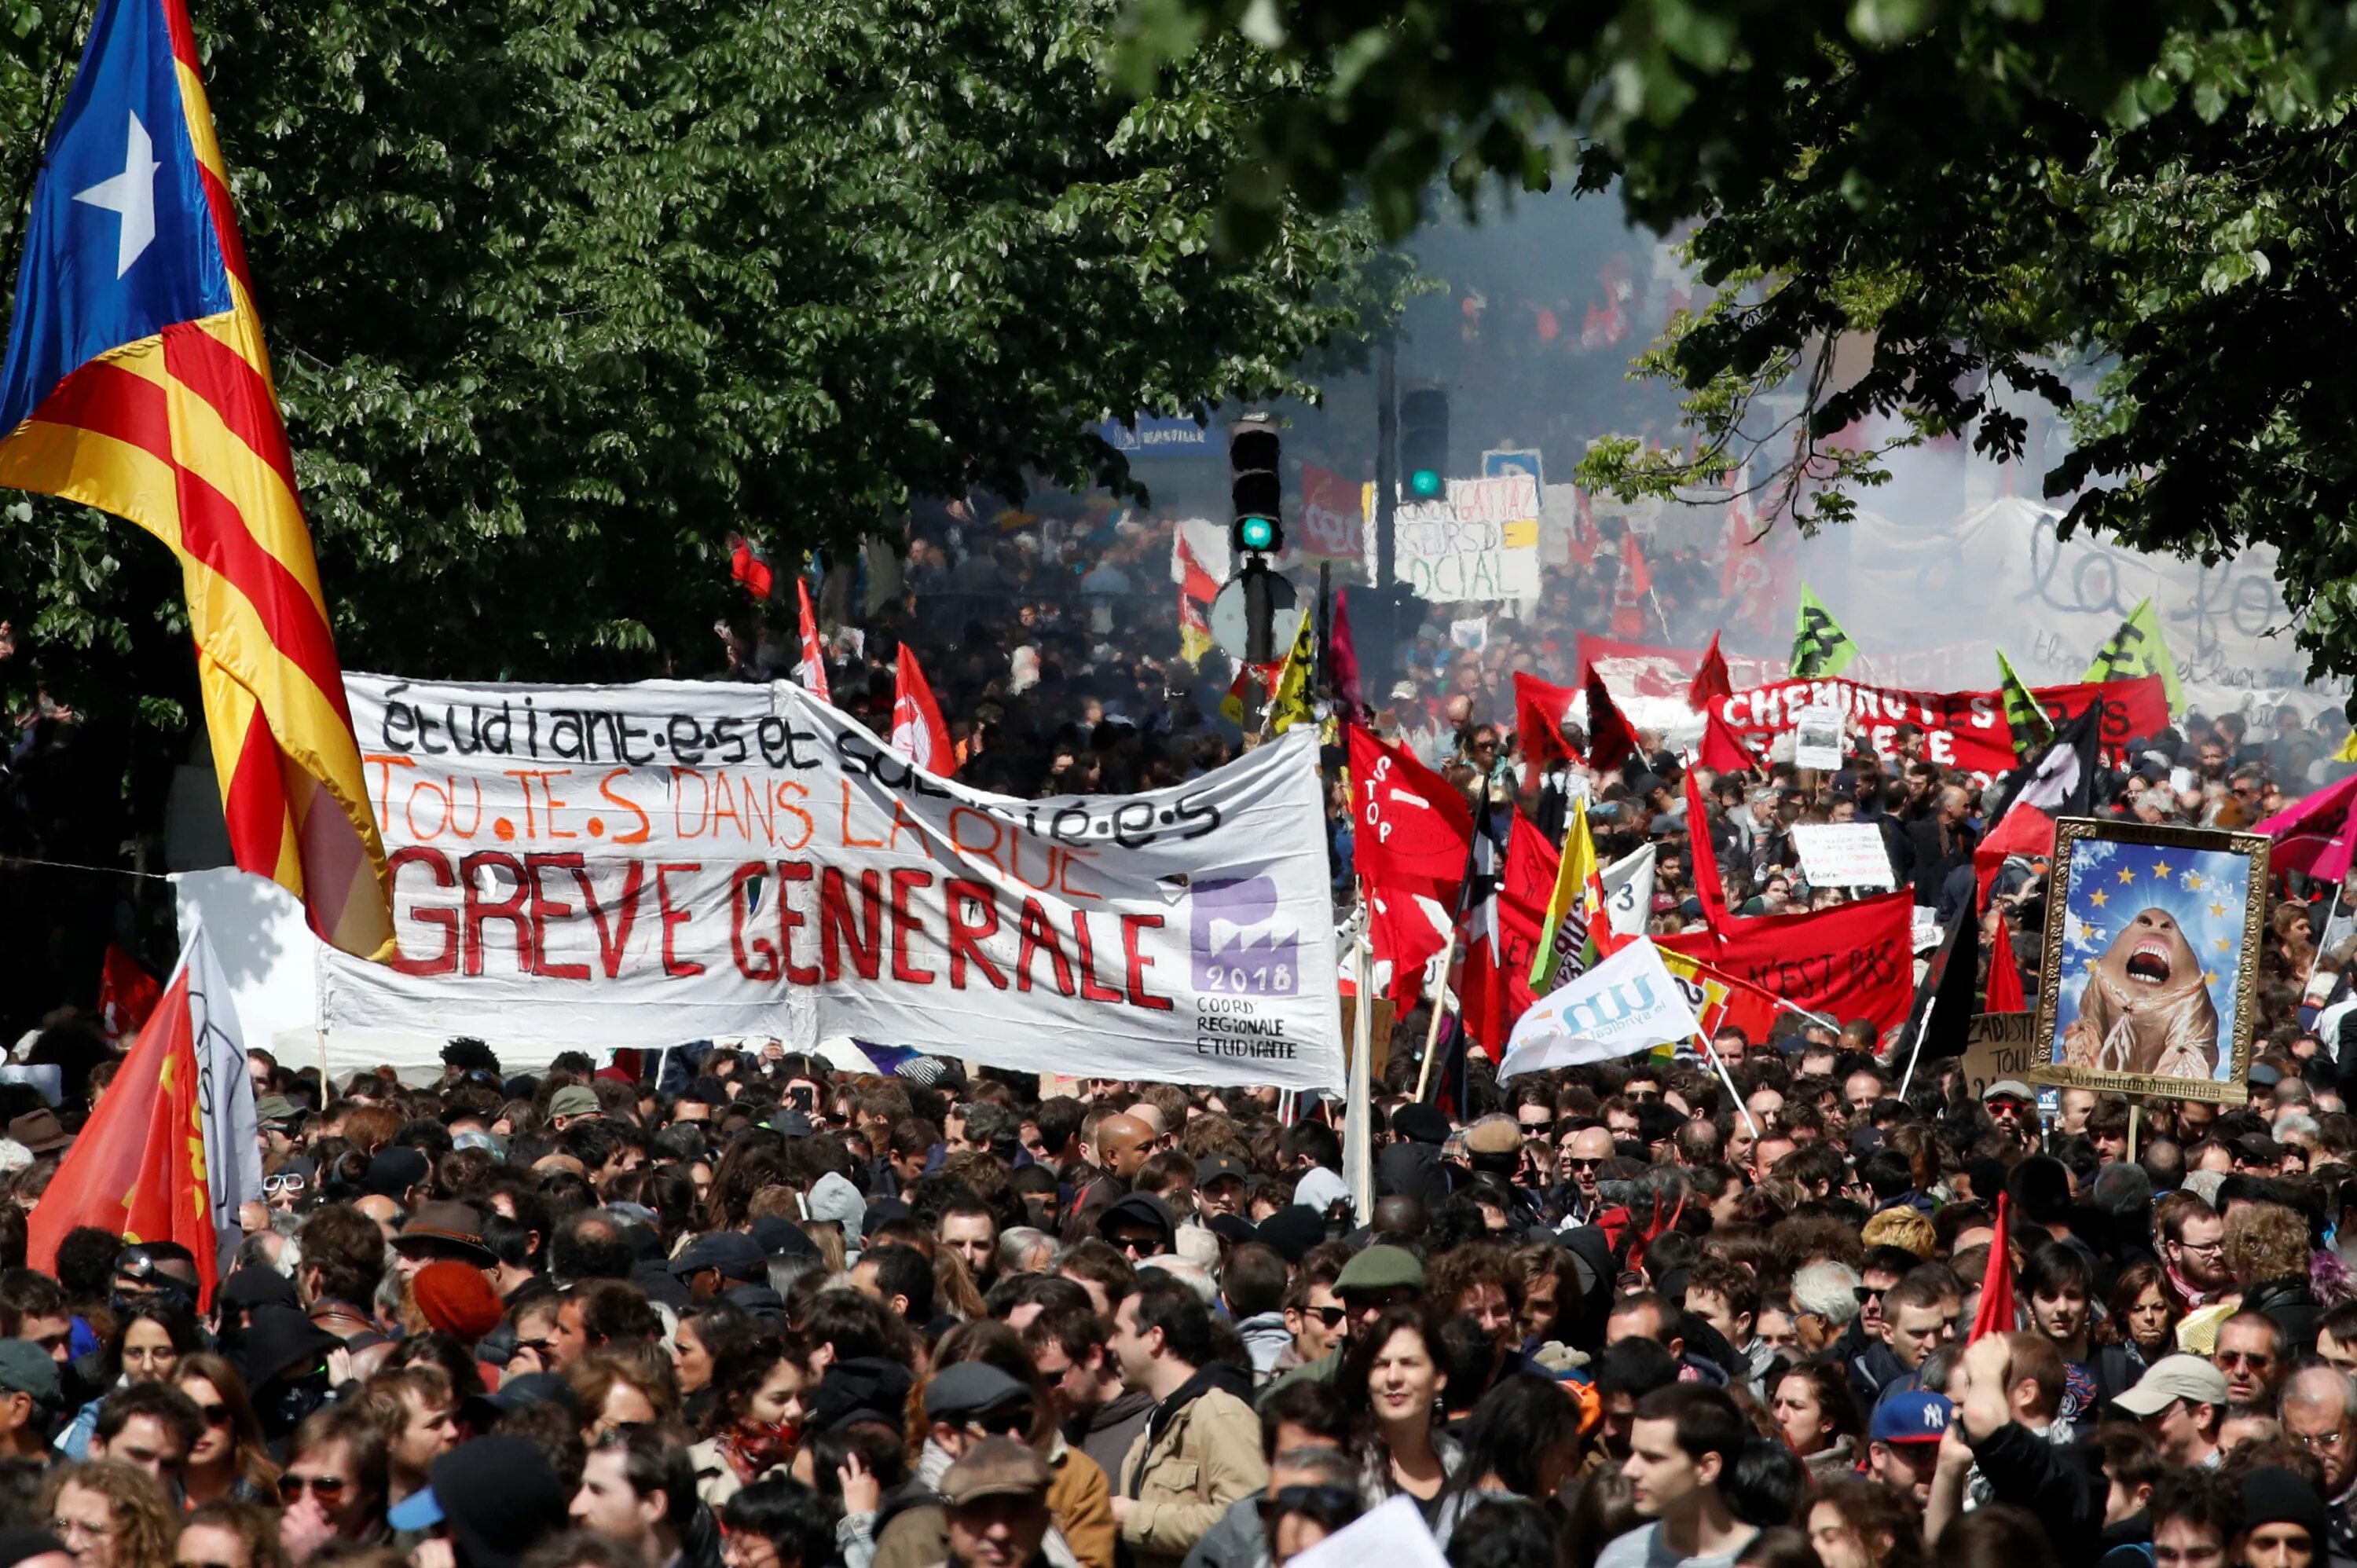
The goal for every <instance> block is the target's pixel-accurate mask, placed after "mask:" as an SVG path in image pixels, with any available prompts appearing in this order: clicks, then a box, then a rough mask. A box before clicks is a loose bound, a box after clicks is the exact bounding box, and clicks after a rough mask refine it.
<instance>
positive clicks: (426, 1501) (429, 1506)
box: [384, 1487, 442, 1530]
mask: <svg viewBox="0 0 2357 1568" xmlns="http://www.w3.org/2000/svg"><path fill="white" fill-rule="evenodd" d="M384 1522H385V1523H387V1524H389V1525H391V1526H393V1529H395V1530H431V1529H433V1528H434V1526H436V1525H437V1524H440V1523H441V1522H442V1505H441V1503H440V1502H438V1501H436V1498H435V1496H434V1488H433V1487H419V1488H418V1489H417V1490H415V1491H414V1492H412V1493H410V1494H409V1495H408V1496H407V1497H405V1498H402V1499H401V1500H400V1501H399V1502H397V1503H395V1504H393V1507H392V1508H391V1509H389V1510H387V1512H386V1513H385V1516H384Z"/></svg>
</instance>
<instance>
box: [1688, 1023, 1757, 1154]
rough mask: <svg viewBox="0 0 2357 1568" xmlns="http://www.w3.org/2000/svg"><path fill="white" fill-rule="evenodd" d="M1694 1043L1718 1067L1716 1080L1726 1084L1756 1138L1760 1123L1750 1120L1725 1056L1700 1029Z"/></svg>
mask: <svg viewBox="0 0 2357 1568" xmlns="http://www.w3.org/2000/svg"><path fill="white" fill-rule="evenodd" d="M1695 1044H1696V1045H1698V1046H1700V1047H1702V1049H1703V1054H1704V1055H1705V1056H1706V1057H1708V1058H1710V1065H1711V1066H1713V1067H1715V1068H1717V1069H1718V1081H1719V1082H1721V1083H1723V1084H1725V1085H1727V1098H1728V1099H1729V1100H1732V1101H1735V1108H1736V1109H1737V1110H1738V1111H1739V1112H1742V1113H1743V1124H1744V1125H1745V1126H1747V1127H1749V1128H1750V1129H1751V1136H1752V1137H1753V1138H1754V1139H1755V1140H1756V1139H1757V1138H1758V1137H1759V1136H1760V1123H1759V1122H1756V1121H1754V1120H1752V1116H1751V1107H1750V1106H1749V1105H1746V1104H1745V1103H1744V1102H1743V1094H1742V1091H1741V1090H1738V1089H1737V1088H1736V1087H1735V1075H1734V1074H1733V1073H1731V1072H1729V1071H1727V1058H1725V1057H1723V1056H1720V1055H1719V1054H1718V1047H1717V1046H1714V1045H1712V1044H1711V1043H1710V1036H1708V1035H1706V1034H1704V1033H1703V1032H1702V1031H1701V1030H1700V1029H1696V1030H1695Z"/></svg>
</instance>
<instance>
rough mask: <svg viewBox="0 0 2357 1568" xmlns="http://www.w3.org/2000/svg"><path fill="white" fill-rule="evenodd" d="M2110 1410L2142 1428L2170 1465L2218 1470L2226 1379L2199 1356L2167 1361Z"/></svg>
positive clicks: (2147, 1371)
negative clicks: (2126, 1416)
mask: <svg viewBox="0 0 2357 1568" xmlns="http://www.w3.org/2000/svg"><path fill="white" fill-rule="evenodd" d="M2112 1408H2113V1409H2115V1410H2116V1411H2120V1412H2123V1413H2125V1414H2127V1415H2131V1416H2134V1417H2135V1418H2136V1420H2138V1421H2140V1422H2142V1423H2144V1426H2145V1430H2146V1431H2147V1432H2149V1433H2151V1434H2153V1436H2155V1437H2156V1438H2158V1439H2159V1440H2160V1454H2161V1457H2162V1458H2164V1459H2166V1460H2168V1461H2169V1463H2170V1464H2172V1465H2187V1466H2201V1468H2202V1469H2205V1470H2214V1469H2216V1468H2217V1467H2218V1461H2219V1460H2220V1459H2221V1458H2222V1457H2223V1454H2222V1451H2221V1450H2220V1448H2219V1446H2218V1427H2219V1424H2220V1423H2222V1421H2223V1420H2224V1419H2225V1415H2226V1374H2225V1373H2223V1372H2222V1371H2220V1370H2219V1369H2217V1368H2215V1367H2213V1366H2212V1365H2211V1364H2210V1363H2209V1362H2207V1361H2205V1360H2203V1359H2201V1357H2199V1356H2186V1355H2177V1356H2163V1357H2162V1358H2161V1359H2159V1360H2158V1361H2155V1362H2154V1363H2153V1364H2152V1365H2151V1366H2149V1367H2147V1368H2146V1369H2145V1374H2144V1376H2143V1377H2141V1378H2138V1379H2137V1380H2136V1386H2135V1387H2134V1388H2132V1389H2130V1390H2128V1391H2127V1392H2126V1393H2124V1394H2120V1395H2117V1396H2115V1398H2114V1399H2113V1401H2112Z"/></svg>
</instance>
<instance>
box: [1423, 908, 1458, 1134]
mask: <svg viewBox="0 0 2357 1568" xmlns="http://www.w3.org/2000/svg"><path fill="white" fill-rule="evenodd" d="M1456 958H1457V928H1456V927H1455V926H1453V925H1452V926H1451V927H1449V928H1448V945H1447V946H1445V947H1443V948H1442V949H1441V950H1440V987H1439V990H1438V991H1437V993H1435V995H1434V996H1433V998H1432V1026H1431V1027H1430V1028H1428V1029H1426V1031H1425V1032H1424V1061H1423V1063H1422V1065H1420V1066H1419V1067H1417V1069H1415V1102H1416V1103H1417V1104H1418V1105H1421V1104H1423V1103H1424V1091H1425V1089H1426V1086H1428V1085H1429V1084H1430V1083H1431V1082H1432V1053H1433V1050H1434V1048H1435V1047H1437V1046H1438V1045H1439V1044H1440V1020H1441V1019H1442V1018H1443V1017H1444V1016H1446V1015H1447V1014H1448V1007H1447V1005H1446V1004H1447V1002H1448V966H1449V965H1450V964H1451V963H1452V962H1454V961H1456Z"/></svg>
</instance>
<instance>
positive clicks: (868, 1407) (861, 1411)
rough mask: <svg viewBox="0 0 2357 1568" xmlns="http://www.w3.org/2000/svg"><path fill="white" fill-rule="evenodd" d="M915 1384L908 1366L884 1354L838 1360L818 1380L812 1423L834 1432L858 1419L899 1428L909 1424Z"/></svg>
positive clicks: (897, 1429) (895, 1429)
mask: <svg viewBox="0 0 2357 1568" xmlns="http://www.w3.org/2000/svg"><path fill="white" fill-rule="evenodd" d="M914 1386H915V1380H914V1379H913V1378H911V1377H910V1376H909V1369H908V1368H906V1367H903V1366H902V1365H900V1363H899V1362H898V1361H888V1360H886V1359H884V1358H883V1357H881V1356H854V1357H852V1358H850V1359H848V1360H843V1361H836V1362H834V1363H833V1364H832V1365H830V1366H829V1367H828V1368H827V1369H826V1376H825V1377H823V1378H822V1379H820V1380H819V1385H818V1393H817V1395H816V1396H815V1397H814V1398H813V1400H812V1402H811V1418H810V1419H811V1425H812V1426H813V1427H814V1428H816V1429H817V1430H819V1431H821V1432H831V1431H833V1430H834V1429H835V1428H837V1427H842V1426H848V1425H850V1424H851V1423H853V1422H855V1421H880V1422H882V1423H884V1424H885V1425H887V1426H888V1427H890V1428H892V1429H893V1430H894V1431H895V1432H898V1431H900V1430H901V1429H902V1428H903V1427H905V1426H906V1425H907V1423H908V1419H909V1389H910V1388H912V1387H914Z"/></svg>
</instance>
